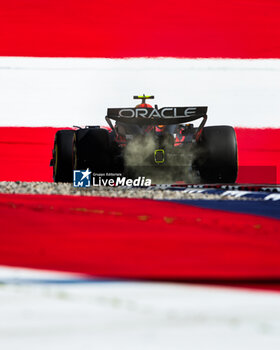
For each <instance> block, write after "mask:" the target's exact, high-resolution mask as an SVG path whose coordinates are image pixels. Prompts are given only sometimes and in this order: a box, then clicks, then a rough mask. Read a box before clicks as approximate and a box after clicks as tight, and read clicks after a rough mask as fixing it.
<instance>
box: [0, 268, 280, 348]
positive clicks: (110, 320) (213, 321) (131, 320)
mask: <svg viewBox="0 0 280 350" xmlns="http://www.w3.org/2000/svg"><path fill="white" fill-rule="evenodd" d="M9 270H10V276H11V277H12V276H18V278H21V279H24V278H25V277H26V278H28V279H29V278H30V277H31V276H33V277H34V276H37V278H40V274H41V275H42V278H46V276H51V274H50V273H47V274H46V273H43V272H42V273H41V272H40V271H37V272H36V273H35V272H29V271H28V270H26V269H23V270H22V271H21V272H19V270H20V269H12V268H11V269H9V268H4V272H3V273H2V272H1V268H0V275H3V274H4V275H5V276H6V278H7V275H8V271H9ZM55 278H58V274H56V275H55ZM61 278H64V276H63V275H62V277H61ZM0 309H1V313H0V315H1V317H0V332H1V337H0V348H1V349H9V350H18V349H21V350H37V349H40V350H45V349H46V350H49V349H53V350H61V349H68V350H70V349H77V348H80V349H92V348H94V349H98V350H99V349H108V350H111V349H116V350H118V349H121V350H131V349H136V350H138V349H139V350H142V349H147V350H159V349H160V350H167V349H186V348H190V349H197V350H204V349H215V350H224V349H227V350H236V349H239V350H248V349H254V350H260V349H270V350H278V349H279V348H280V322H279V319H280V294H279V293H273V292H261V291H250V290H245V289H244V290H238V289H236V288H232V289H231V288H226V287H225V288H222V287H220V288H218V287H211V286H206V287H205V286H195V285H190V284H183V283H182V284H175V283H174V284H173V283H151V282H146V283H145V282H126V283H122V282H113V283H104V284H103V283H101V284H57V283H55V282H54V283H53V284H49V283H48V284H42V283H38V284H36V283H34V284H20V283H18V284H13V283H12V284H6V283H4V284H2V285H1V286H0Z"/></svg>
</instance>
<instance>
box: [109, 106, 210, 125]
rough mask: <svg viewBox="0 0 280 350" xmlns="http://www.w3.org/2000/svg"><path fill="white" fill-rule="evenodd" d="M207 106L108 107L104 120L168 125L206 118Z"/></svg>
mask: <svg viewBox="0 0 280 350" xmlns="http://www.w3.org/2000/svg"><path fill="white" fill-rule="evenodd" d="M207 109H208V107H163V108H160V109H158V108H157V107H155V108H130V107H128V108H108V110H107V117H106V120H107V119H108V118H109V119H113V120H115V121H119V122H123V123H128V124H138V125H169V124H180V123H187V122H191V121H194V120H197V119H199V118H203V119H205V121H206V119H207Z"/></svg>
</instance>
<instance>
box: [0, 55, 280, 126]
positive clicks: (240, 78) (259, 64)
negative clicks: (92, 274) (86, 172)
mask: <svg viewBox="0 0 280 350" xmlns="http://www.w3.org/2000/svg"><path fill="white" fill-rule="evenodd" d="M279 91H280V60H279V59H267V60H238V59H198V60H193V59H175V58H164V59H143V58H140V59H127V60H124V59H120V60H116V59H87V58H26V57H0V125H1V126H4V125H5V126H72V125H85V124H91V125H92V124H104V116H105V115H106V110H107V108H108V107H122V106H124V107H126V106H133V105H134V104H135V101H133V100H132V96H133V95H135V94H142V93H146V94H154V95H155V96H156V99H155V100H154V103H157V104H158V105H159V106H172V105H178V106H183V105H189V106H190V105H194V106H195V105H208V106H209V112H208V116H209V122H208V125H215V124H229V125H233V126H244V127H246V126H247V127H280V118H279V114H280V99H279Z"/></svg>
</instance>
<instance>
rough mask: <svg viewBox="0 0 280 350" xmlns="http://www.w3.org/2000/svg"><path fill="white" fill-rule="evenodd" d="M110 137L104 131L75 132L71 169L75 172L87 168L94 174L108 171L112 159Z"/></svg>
mask: <svg viewBox="0 0 280 350" xmlns="http://www.w3.org/2000/svg"><path fill="white" fill-rule="evenodd" d="M110 145H111V142H110V137H109V132H108V130H106V129H90V128H89V129H80V130H77V131H76V133H75V136H74V140H73V167H74V169H76V170H82V169H87V168H89V169H90V170H91V171H92V172H95V173H104V172H106V171H108V170H110V166H111V164H112V157H111V152H110Z"/></svg>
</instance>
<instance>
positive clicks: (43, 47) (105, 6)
mask: <svg viewBox="0 0 280 350" xmlns="http://www.w3.org/2000/svg"><path fill="white" fill-rule="evenodd" d="M279 16H280V2H279V1H278V0H255V1H249V0H229V1H224V0H215V1H209V0H196V1H193V0H173V1H170V0H168V1H160V0H154V1H150V2H148V3H135V2H134V1H129V0H119V1H115V0H103V1H92V0H84V1H78V0H67V1H66V0H60V1H56V0H41V1H35V0H9V1H7V0H0V33H1V45H0V56H41V57H42V56H46V57H109V58H114V57H117V58H122V57H159V56H164V57H166V56H169V57H189V58H195V57H223V58H279V57H280V46H279V37H280V26H279Z"/></svg>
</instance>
